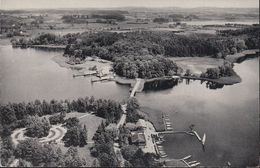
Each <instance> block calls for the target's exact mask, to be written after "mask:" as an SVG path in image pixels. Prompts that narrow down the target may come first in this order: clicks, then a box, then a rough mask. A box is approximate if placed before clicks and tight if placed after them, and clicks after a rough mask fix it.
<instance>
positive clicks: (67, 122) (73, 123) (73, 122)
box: [64, 117, 79, 128]
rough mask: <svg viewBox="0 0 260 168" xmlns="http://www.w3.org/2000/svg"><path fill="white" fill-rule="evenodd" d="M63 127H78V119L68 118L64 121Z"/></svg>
mask: <svg viewBox="0 0 260 168" xmlns="http://www.w3.org/2000/svg"><path fill="white" fill-rule="evenodd" d="M64 125H65V127H67V128H71V127H75V126H78V125H79V119H78V118H77V117H72V118H68V119H66V120H65V124H64Z"/></svg>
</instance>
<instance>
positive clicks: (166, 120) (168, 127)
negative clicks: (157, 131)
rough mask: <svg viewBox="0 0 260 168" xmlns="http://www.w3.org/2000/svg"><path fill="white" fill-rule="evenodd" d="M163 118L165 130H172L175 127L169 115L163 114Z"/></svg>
mask: <svg viewBox="0 0 260 168" xmlns="http://www.w3.org/2000/svg"><path fill="white" fill-rule="evenodd" d="M162 119H163V123H164V126H165V131H172V130H173V127H172V123H171V121H170V118H169V116H168V115H167V114H162Z"/></svg>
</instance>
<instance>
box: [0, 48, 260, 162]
mask: <svg viewBox="0 0 260 168" xmlns="http://www.w3.org/2000/svg"><path fill="white" fill-rule="evenodd" d="M0 53H1V54H0V103H8V102H21V101H25V102H28V101H33V100H35V99H41V100H42V99H46V100H50V99H53V98H55V99H67V98H68V99H75V98H78V97H84V96H91V95H93V96H95V97H96V98H109V99H114V100H118V101H122V100H123V99H126V98H127V97H128V95H129V88H128V87H127V86H124V85H117V84H115V83H114V82H105V83H95V84H94V85H91V82H90V79H91V78H90V77H88V78H87V77H85V78H84V77H79V78H73V77H72V75H73V71H72V70H70V69H67V68H61V67H59V65H58V64H56V63H55V62H54V61H52V60H51V58H52V57H53V56H55V55H57V54H62V53H60V52H46V51H41V50H35V49H13V48H12V47H11V46H0ZM258 61H259V59H256V58H255V59H251V60H247V61H244V62H243V63H241V64H236V65H235V71H236V72H237V73H238V74H239V75H240V76H241V78H242V80H243V81H242V83H239V84H236V85H232V86H224V87H223V88H222V89H216V90H211V89H208V88H206V84H205V83H203V84H201V83H200V82H199V81H193V82H190V84H189V85H188V84H186V83H185V82H183V83H179V84H178V85H176V86H174V87H173V88H169V89H165V90H157V91H146V92H144V93H138V94H137V98H138V100H139V101H140V103H141V105H142V106H147V107H149V108H153V109H155V110H154V111H153V112H154V113H155V112H157V113H161V112H164V113H167V114H168V115H169V117H170V119H171V121H172V123H173V127H174V129H175V130H188V127H189V125H190V124H195V130H197V131H198V133H199V134H200V135H201V136H202V135H203V133H206V134H207V140H206V151H205V152H203V151H202V147H201V144H200V143H199V142H198V140H197V139H195V138H194V137H191V136H187V135H169V136H166V137H165V139H166V141H165V142H164V143H163V145H164V147H165V150H166V153H167V154H168V156H169V158H182V157H184V156H187V155H192V156H193V159H194V160H198V161H200V162H201V164H202V165H207V166H216V165H220V166H223V165H225V164H226V163H227V162H228V161H229V162H231V164H232V166H245V165H256V164H257V163H258V134H259V133H258V98H259V97H258V96H259V95H258V94H259V82H258V76H259V71H258V69H259V65H258ZM174 85H175V84H174ZM166 88H168V85H167V87H166ZM151 113H152V112H151ZM154 115H156V114H154Z"/></svg>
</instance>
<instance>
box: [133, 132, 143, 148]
mask: <svg viewBox="0 0 260 168" xmlns="http://www.w3.org/2000/svg"><path fill="white" fill-rule="evenodd" d="M131 143H132V144H135V145H137V146H138V147H141V148H142V147H145V145H146V140H145V136H144V132H143V131H134V132H131Z"/></svg>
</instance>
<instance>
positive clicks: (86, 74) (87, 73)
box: [73, 72, 97, 78]
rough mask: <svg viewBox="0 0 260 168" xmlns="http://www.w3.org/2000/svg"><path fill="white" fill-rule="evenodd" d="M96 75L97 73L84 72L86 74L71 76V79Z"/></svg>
mask: <svg viewBox="0 0 260 168" xmlns="http://www.w3.org/2000/svg"><path fill="white" fill-rule="evenodd" d="M96 74H97V72H86V73H83V74H73V78H75V77H79V76H84V77H86V76H91V75H96Z"/></svg>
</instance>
